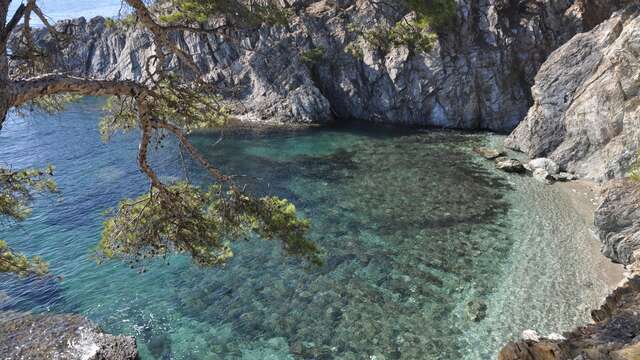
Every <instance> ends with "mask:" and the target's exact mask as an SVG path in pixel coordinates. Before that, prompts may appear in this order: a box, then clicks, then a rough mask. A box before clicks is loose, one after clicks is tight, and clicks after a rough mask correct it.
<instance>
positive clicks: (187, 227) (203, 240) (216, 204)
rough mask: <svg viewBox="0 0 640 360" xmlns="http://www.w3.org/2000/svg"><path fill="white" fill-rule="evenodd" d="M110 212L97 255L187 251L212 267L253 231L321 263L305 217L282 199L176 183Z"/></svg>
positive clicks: (138, 256) (136, 258)
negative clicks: (257, 196)
mask: <svg viewBox="0 0 640 360" xmlns="http://www.w3.org/2000/svg"><path fill="white" fill-rule="evenodd" d="M111 214H112V217H110V218H109V219H108V220H106V221H105V223H104V231H103V233H102V239H101V241H100V244H99V247H98V257H99V259H111V258H119V259H123V260H126V261H129V262H130V263H131V264H132V265H136V264H139V263H140V262H142V261H143V260H145V259H150V258H155V257H166V256H167V255H169V254H171V253H185V254H188V255H190V256H191V257H192V258H193V260H194V261H195V262H196V263H197V264H199V265H200V266H215V265H221V264H224V263H226V262H227V261H228V260H229V259H230V258H231V257H232V256H233V251H232V249H231V242H232V241H233V240H235V239H238V238H242V237H247V236H249V235H250V234H251V233H255V234H257V235H259V236H261V237H262V238H264V239H280V240H281V241H282V244H283V248H284V250H285V252H286V253H287V254H291V255H299V256H305V257H306V258H307V259H308V260H310V261H311V262H313V263H317V264H319V263H320V258H319V256H318V249H317V247H316V245H315V244H314V243H313V242H311V241H309V240H307V239H306V236H307V233H308V230H309V222H308V221H307V220H304V219H303V220H300V219H299V218H298V216H297V214H296V209H295V207H294V206H293V204H291V203H289V202H288V201H286V200H281V199H277V198H272V197H264V198H252V197H248V196H245V195H243V194H242V193H239V192H237V191H229V192H227V193H224V192H223V190H222V188H221V186H219V185H212V186H210V187H209V188H208V189H207V190H206V191H203V190H201V189H200V188H198V187H195V186H193V185H190V184H188V183H186V182H179V183H176V184H174V185H171V186H169V187H167V188H166V190H164V191H163V190H157V189H152V190H151V191H150V192H149V193H147V194H145V195H143V196H141V197H139V198H136V199H127V200H124V201H122V202H121V203H120V204H119V206H118V207H117V209H115V210H111Z"/></svg>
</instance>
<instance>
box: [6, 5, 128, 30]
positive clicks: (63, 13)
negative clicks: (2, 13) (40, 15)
mask: <svg viewBox="0 0 640 360" xmlns="http://www.w3.org/2000/svg"><path fill="white" fill-rule="evenodd" d="M25 2H26V1H25ZM20 3H21V1H20V0H13V1H12V2H11V5H10V9H11V10H15V9H17V8H18V6H20ZM120 5H121V0H38V6H40V8H41V9H42V11H43V12H44V13H45V15H47V16H48V17H49V18H50V19H52V20H53V21H54V22H55V21H58V20H63V19H70V18H77V17H80V16H84V17H85V18H87V19H89V18H92V17H94V16H98V15H100V16H104V17H108V16H114V15H117V14H118V11H120ZM10 14H13V12H12V11H10ZM32 19H33V20H34V25H38V24H39V22H36V21H35V20H36V17H35V16H32Z"/></svg>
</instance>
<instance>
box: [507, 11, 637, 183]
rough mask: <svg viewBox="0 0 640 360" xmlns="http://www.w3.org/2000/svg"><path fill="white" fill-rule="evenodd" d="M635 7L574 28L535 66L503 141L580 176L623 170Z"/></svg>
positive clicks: (631, 116)
mask: <svg viewBox="0 0 640 360" xmlns="http://www.w3.org/2000/svg"><path fill="white" fill-rule="evenodd" d="M638 64H640V8H639V7H638V6H631V7H628V8H626V10H624V11H621V12H619V13H616V14H615V15H614V16H612V17H611V18H610V19H609V20H607V21H605V22H604V23H602V24H601V25H599V26H597V27H596V28H595V29H593V30H592V31H590V32H587V33H583V34H579V35H577V36H575V37H574V38H572V39H571V40H570V41H568V42H567V43H566V44H565V45H563V46H562V47H560V48H559V49H558V50H557V51H555V52H554V53H553V54H551V56H550V57H549V59H548V60H547V61H546V62H545V63H544V64H543V65H542V68H541V69H540V71H539V72H538V74H537V75H536V79H535V86H534V87H533V91H532V92H533V98H534V104H533V106H532V107H531V109H530V110H529V113H528V115H527V117H526V118H525V119H524V121H523V122H522V123H521V124H520V125H519V126H518V127H517V129H516V130H515V131H514V132H513V134H512V135H511V136H510V137H509V139H507V141H506V145H507V146H508V147H511V148H513V149H517V150H521V151H523V152H525V153H527V154H528V155H529V156H530V157H542V156H544V157H550V158H551V159H553V160H555V161H556V162H557V163H558V164H559V165H560V166H561V168H563V169H564V170H567V171H570V172H575V173H577V174H578V175H580V176H581V177H585V178H589V179H595V180H606V179H611V178H615V177H620V176H624V175H625V174H626V172H627V171H628V170H629V167H630V165H631V163H632V162H633V161H634V160H635V159H636V155H637V150H638V139H640V66H638Z"/></svg>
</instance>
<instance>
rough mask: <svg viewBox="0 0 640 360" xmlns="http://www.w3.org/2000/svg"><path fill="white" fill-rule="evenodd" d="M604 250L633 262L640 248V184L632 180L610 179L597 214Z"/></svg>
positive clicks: (609, 255) (615, 257)
mask: <svg viewBox="0 0 640 360" xmlns="http://www.w3.org/2000/svg"><path fill="white" fill-rule="evenodd" d="M595 225H596V228H597V231H598V235H599V237H600V241H601V242H602V252H603V253H604V254H605V255H606V256H608V257H609V258H611V259H612V260H614V261H616V262H619V263H622V264H631V263H633V262H634V261H636V260H640V259H635V257H634V252H635V251H636V250H640V183H638V182H637V181H634V180H631V179H620V180H613V181H610V182H609V183H608V184H607V186H606V187H605V189H604V190H603V193H602V202H601V203H600V206H598V209H597V210H596V215H595Z"/></svg>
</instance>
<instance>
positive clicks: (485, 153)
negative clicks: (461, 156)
mask: <svg viewBox="0 0 640 360" xmlns="http://www.w3.org/2000/svg"><path fill="white" fill-rule="evenodd" d="M473 151H474V152H475V153H476V154H478V155H480V156H482V157H483V158H485V159H487V160H494V159H497V158H499V157H501V156H504V155H505V152H504V151H498V150H496V149H492V148H486V147H476V148H473Z"/></svg>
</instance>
